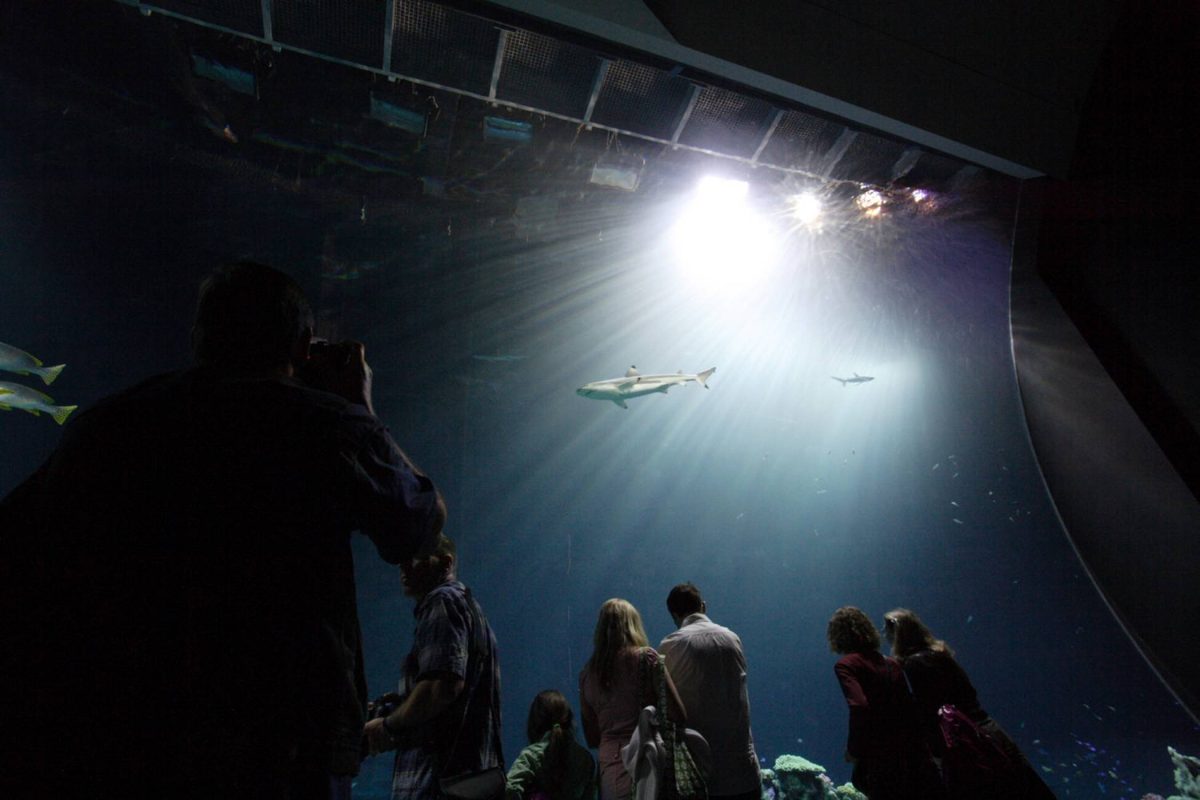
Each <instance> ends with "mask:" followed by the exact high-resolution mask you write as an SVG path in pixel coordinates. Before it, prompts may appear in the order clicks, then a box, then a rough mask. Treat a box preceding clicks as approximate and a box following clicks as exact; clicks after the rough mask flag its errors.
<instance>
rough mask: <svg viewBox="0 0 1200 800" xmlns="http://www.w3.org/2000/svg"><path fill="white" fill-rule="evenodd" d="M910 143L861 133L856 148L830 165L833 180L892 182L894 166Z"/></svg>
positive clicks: (855, 144)
mask: <svg viewBox="0 0 1200 800" xmlns="http://www.w3.org/2000/svg"><path fill="white" fill-rule="evenodd" d="M908 147H909V145H907V144H904V143H903V142H896V141H893V140H891V139H884V138H883V137H881V136H874V135H872V134H869V133H862V132H859V134H858V136H857V137H855V140H854V144H853V147H851V148H850V150H849V152H847V153H846V155H845V156H844V157H842V158H839V159H838V160H837V161H836V162H835V163H833V164H831V165H830V169H829V177H830V178H832V179H833V180H842V181H858V182H860V183H878V184H886V183H889V182H891V173H892V166H893V165H894V164H895V163H896V162H897V161H899V160H900V157H901V156H902V155H904V151H905V150H906V149H908Z"/></svg>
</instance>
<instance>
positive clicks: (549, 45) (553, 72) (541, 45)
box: [496, 30, 601, 119]
mask: <svg viewBox="0 0 1200 800" xmlns="http://www.w3.org/2000/svg"><path fill="white" fill-rule="evenodd" d="M600 64H601V59H600V57H599V56H597V55H596V54H595V53H594V52H592V51H591V50H588V49H585V48H583V47H579V46H577V45H573V44H568V43H567V42H562V41H559V40H557V39H552V38H550V37H549V36H543V35H541V34H538V33H532V32H530V31H521V30H517V31H510V32H509V34H508V36H507V38H506V42H505V47H504V63H503V66H502V68H501V72H500V79H499V82H498V83H497V85H496V99H498V100H502V101H503V100H509V101H511V102H514V103H519V104H520V105H525V106H535V107H540V108H544V109H546V110H547V111H550V112H552V113H555V114H562V115H564V116H568V117H574V118H576V119H582V118H583V116H584V114H585V113H586V111H587V107H588V99H589V97H590V96H591V93H592V86H593V84H594V83H595V80H596V71H597V70H598V69H600Z"/></svg>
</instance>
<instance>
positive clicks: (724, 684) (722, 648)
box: [658, 583, 762, 800]
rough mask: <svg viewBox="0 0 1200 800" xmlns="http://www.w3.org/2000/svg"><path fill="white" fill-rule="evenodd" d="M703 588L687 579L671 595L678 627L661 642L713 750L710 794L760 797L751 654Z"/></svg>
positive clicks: (693, 722) (692, 719) (735, 799)
mask: <svg viewBox="0 0 1200 800" xmlns="http://www.w3.org/2000/svg"><path fill="white" fill-rule="evenodd" d="M707 609H708V606H707V605H706V604H705V602H704V598H703V597H701V596H700V590H699V589H697V588H696V587H695V586H694V585H692V584H691V583H681V584H679V585H678V586H676V587H675V588H674V589H672V590H671V593H670V594H669V595H668V596H667V610H668V611H669V612H671V619H673V620H675V625H676V626H677V627H678V630H677V631H675V632H674V633H672V634H669V635H668V636H667V637H666V638H665V639H663V640H662V644H660V645H659V646H658V651H659V652H660V653H662V654H663V655H664V656H665V657H666V660H667V670H668V672H670V674H671V679H672V680H673V681H674V682H675V688H676V689H678V691H679V698H680V699H681V700H682V701H683V707H684V708H686V709H687V715H688V727H691V728H695V729H696V730H698V731H699V732H700V733H701V734H703V735H704V738H705V739H707V740H708V745H709V747H710V748H711V750H712V771H711V773H710V774H709V776H708V794H709V797H711V798H722V800H759V798H760V797H761V796H762V782H761V778H760V777H759V767H758V756H757V754H755V752H754V738H753V736H752V735H751V734H750V697H749V695H748V694H747V692H746V656H745V655H744V654H743V653H742V640H741V639H739V638H738V635H737V634H736V633H734V632H733V631H731V630H729V629H728V628H725V627H723V626H721V625H718V624H716V623H715V622H713V621H712V620H710V619H709V618H708V617H707V616H705V611H707Z"/></svg>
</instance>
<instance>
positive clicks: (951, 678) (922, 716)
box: [883, 608, 1054, 800]
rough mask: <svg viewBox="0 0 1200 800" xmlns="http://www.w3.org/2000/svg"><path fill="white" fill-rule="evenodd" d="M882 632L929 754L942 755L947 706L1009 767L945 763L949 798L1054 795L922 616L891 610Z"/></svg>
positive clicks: (1040, 799)
mask: <svg viewBox="0 0 1200 800" xmlns="http://www.w3.org/2000/svg"><path fill="white" fill-rule="evenodd" d="M883 632H884V636H886V637H887V640H888V641H889V642H891V645H892V655H893V656H895V657H896V658H897V659H898V660H899V661H900V663H901V664H902V665H903V667H904V672H905V674H906V675H907V676H908V680H909V684H910V686H911V687H912V693H913V697H914V699H915V700H916V707H917V714H918V722H919V723H920V725H921V727H922V729H923V731H924V735H925V737H926V741H928V742H929V746H930V749H931V751H932V753H933V755H934V756H935V757H937V758H939V759H943V758H944V756H945V755H946V742H945V739H944V737H943V736H942V733H941V728H940V726H939V721H938V720H939V709H941V708H942V707H943V706H947V705H950V706H954V707H955V708H956V709H957V710H958V711H959V712H961V713H962V714H964V715H965V716H966V717H967V718H968V719H970V721H971V722H972V723H974V725H975V728H976V729H977V730H978V731H979V733H980V734H981V735H982V736H983V737H984V738H985V739H987V740H990V742H991V743H993V744H994V745H995V747H996V748H998V749H999V750H1000V752H1002V753H1003V754H1004V756H1006V757H1007V760H1008V764H1007V766H1003V765H1002V766H1000V767H999V768H996V769H991V770H986V771H985V770H980V769H972V768H971V765H970V764H967V765H956V764H954V763H953V762H947V761H943V764H942V772H943V775H944V777H945V779H946V784H947V788H948V789H949V791H950V797H951V798H952V799H953V800H993V799H994V800H1000V798H1004V800H1007V799H1008V798H1013V800H1017V799H1018V798H1037V800H1053V798H1054V794H1053V792H1051V791H1050V788H1049V787H1048V786H1046V784H1045V782H1044V781H1042V779H1041V776H1039V775H1038V774H1037V771H1036V770H1034V769H1033V767H1032V766H1030V764H1029V762H1028V761H1027V760H1026V759H1025V756H1024V755H1023V754H1022V753H1021V750H1020V748H1018V747H1017V745H1016V743H1015V742H1014V741H1013V740H1012V739H1011V738H1009V736H1008V734H1007V733H1005V732H1004V730H1003V729H1002V728H1001V727H1000V726H999V725H998V724H997V723H996V721H995V720H994V719H992V718H991V717H990V716H988V713H987V712H986V711H984V710H983V707H982V706H981V705H980V704H979V697H978V695H977V694H976V693H975V687H974V686H973V685H972V684H971V679H970V678H969V677H967V673H966V671H965V670H964V669H963V668H962V667H961V666H959V663H958V661H957V660H956V659H955V658H954V651H953V650H951V649H950V646H949V645H948V644H946V643H945V642H944V641H942V640H941V639H938V638H937V637H935V636H934V635H933V632H932V631H930V630H929V628H927V627H926V626H925V623H923V622H921V619H920V617H918V616H917V615H916V614H914V613H913V612H912V611H909V610H908V609H907V608H896V609H892V610H891V611H889V612H888V613H887V614H885V615H884V617H883Z"/></svg>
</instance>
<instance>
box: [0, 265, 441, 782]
mask: <svg viewBox="0 0 1200 800" xmlns="http://www.w3.org/2000/svg"><path fill="white" fill-rule="evenodd" d="M312 326H313V317H312V311H311V309H310V308H309V305H308V302H307V301H306V299H305V298H304V295H303V293H302V292H301V290H300V288H299V287H298V286H297V285H296V284H295V283H294V282H293V281H292V280H291V279H290V278H288V277H287V276H286V275H284V274H283V273H281V272H278V271H277V270H274V269H271V268H269V267H266V266H263V265H259V264H253V263H248V262H243V263H238V264H234V265H231V266H227V267H223V268H220V269H218V270H216V271H214V272H213V273H212V274H211V275H210V276H209V277H208V278H207V279H206V280H205V281H204V283H203V284H202V286H201V289H200V298H199V303H198V306H197V311H196V318H195V322H194V325H193V329H192V339H193V348H194V351H195V356H196V362H197V366H196V367H195V368H193V369H190V370H186V371H183V372H179V373H173V374H169V375H163V376H159V377H155V378H151V379H149V380H147V381H145V382H143V383H141V384H139V385H137V386H135V387H133V388H131V389H129V390H126V391H124V392H122V393H120V394H117V395H115V396H113V397H110V398H107V399H105V400H103V401H101V402H100V403H98V404H97V405H96V406H95V407H94V408H92V409H90V410H88V411H87V412H85V413H83V414H80V415H79V416H78V418H77V419H76V420H75V421H74V422H73V423H72V424H71V425H69V426H68V427H67V428H66V429H65V432H64V436H63V440H62V442H61V444H60V445H59V447H58V449H57V450H56V451H55V452H54V454H53V455H52V456H51V457H50V459H49V460H48V461H47V462H46V463H45V464H44V465H43V466H42V467H41V468H40V469H39V470H38V471H37V472H36V473H35V474H34V475H33V476H32V477H31V478H29V479H28V480H27V481H26V482H25V483H24V484H22V485H21V486H19V487H18V488H17V489H15V490H14V491H13V492H12V493H11V494H10V495H9V496H8V497H6V498H5V499H4V500H3V502H2V503H0V536H2V538H0V560H2V561H3V562H4V564H5V566H4V567H3V570H4V574H3V576H2V577H4V578H5V579H11V580H10V582H8V585H6V586H5V587H4V588H3V589H0V591H2V592H3V595H2V596H3V601H4V603H3V607H2V611H3V615H4V616H3V619H0V626H3V627H2V629H0V636H3V637H4V639H3V642H2V644H3V654H2V655H0V659H2V661H0V665H2V666H3V668H4V673H5V674H4V675H3V676H0V684H3V685H4V686H3V688H0V693H2V694H0V700H2V701H3V708H2V709H0V725H2V726H3V730H0V735H2V736H3V740H4V741H5V742H6V745H5V748H4V751H5V756H4V764H3V767H2V768H0V790H2V789H3V788H4V787H5V786H9V787H11V788H15V789H19V790H24V792H25V793H23V794H12V793H11V792H3V791H0V793H2V794H5V795H6V796H14V797H15V796H33V795H32V794H29V792H30V791H35V792H36V793H38V794H40V795H42V796H59V797H64V796H74V795H88V796H89V797H106V796H135V797H140V796H147V795H154V796H162V797H196V798H212V797H230V798H242V797H246V798H250V797H253V798H289V800H299V799H301V798H304V799H305V800H307V798H330V797H348V796H349V786H350V776H352V775H353V774H355V773H356V772H357V771H358V763H359V758H360V748H361V734H362V728H363V723H364V714H365V700H366V698H365V681H364V679H363V671H362V655H361V641H360V634H359V625H358V615H357V610H356V605H355V586H354V565H353V561H352V557H351V547H350V534H351V533H352V531H355V530H359V531H362V532H364V533H366V534H367V535H368V536H370V538H371V539H372V541H373V542H374V543H375V546H376V548H377V550H378V552H379V554H380V556H382V557H383V558H384V559H385V560H387V561H389V562H392V563H398V562H400V561H402V560H404V559H409V558H411V557H412V556H413V555H414V554H416V553H418V552H421V551H422V550H423V549H424V548H428V547H430V546H432V543H433V542H434V541H435V540H436V537H437V536H438V534H439V533H440V531H441V529H442V525H443V524H444V520H445V505H444V503H443V501H442V499H441V497H440V495H439V493H438V492H437V490H436V489H435V488H434V486H433V484H432V483H431V482H430V480H429V479H428V478H427V477H426V476H425V475H424V474H422V473H421V472H420V471H419V470H418V469H417V468H416V467H415V466H414V465H413V464H412V462H411V461H409V459H408V458H407V457H406V456H405V455H404V453H403V452H401V450H400V449H399V448H398V447H397V445H396V443H395V442H394V441H393V440H392V438H391V437H390V435H389V434H388V432H387V429H386V428H385V427H384V425H383V423H381V422H380V421H379V420H378V419H377V418H376V417H375V415H374V412H373V409H372V406H371V371H370V369H369V367H368V366H367V363H366V360H365V358H364V351H363V347H362V345H361V344H358V343H350V342H347V343H341V344H334V345H327V344H326V345H322V346H320V347H319V348H314V347H313V346H312Z"/></svg>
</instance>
